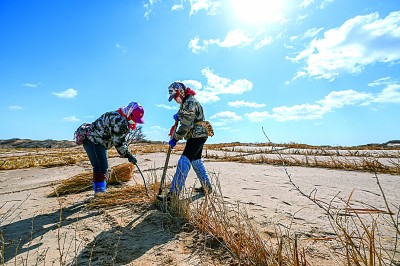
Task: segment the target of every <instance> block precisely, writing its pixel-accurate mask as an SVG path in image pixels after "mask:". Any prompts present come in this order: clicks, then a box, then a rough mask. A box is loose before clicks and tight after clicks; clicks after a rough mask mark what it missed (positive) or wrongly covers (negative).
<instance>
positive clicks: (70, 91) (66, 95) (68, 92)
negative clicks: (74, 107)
mask: <svg viewBox="0 0 400 266" xmlns="http://www.w3.org/2000/svg"><path fill="white" fill-rule="evenodd" d="M53 94H54V95H55V96H57V97H58V98H63V99H71V98H74V97H75V96H76V95H78V91H77V90H74V89H72V88H71V89H68V90H65V91H60V92H53Z"/></svg>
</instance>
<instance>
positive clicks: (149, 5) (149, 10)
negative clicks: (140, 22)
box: [143, 0, 160, 19]
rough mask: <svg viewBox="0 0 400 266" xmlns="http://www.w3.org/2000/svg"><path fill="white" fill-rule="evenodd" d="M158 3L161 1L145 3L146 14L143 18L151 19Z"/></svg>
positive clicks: (148, 0)
mask: <svg viewBox="0 0 400 266" xmlns="http://www.w3.org/2000/svg"><path fill="white" fill-rule="evenodd" d="M157 2H160V0H147V1H144V3H143V8H144V10H145V12H144V15H143V16H144V17H145V18H146V19H149V17H150V14H151V13H153V9H154V6H155V5H156V4H157Z"/></svg>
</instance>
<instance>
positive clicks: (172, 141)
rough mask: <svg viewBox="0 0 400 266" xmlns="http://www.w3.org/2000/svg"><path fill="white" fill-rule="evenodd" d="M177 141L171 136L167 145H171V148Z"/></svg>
mask: <svg viewBox="0 0 400 266" xmlns="http://www.w3.org/2000/svg"><path fill="white" fill-rule="evenodd" d="M177 142H178V141H177V140H176V139H174V138H172V139H171V140H170V141H169V142H168V143H169V146H171V149H173V148H174V147H175V145H176V143H177Z"/></svg>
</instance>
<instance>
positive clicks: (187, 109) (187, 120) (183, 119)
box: [174, 101, 196, 140]
mask: <svg viewBox="0 0 400 266" xmlns="http://www.w3.org/2000/svg"><path fill="white" fill-rule="evenodd" d="M195 111H196V108H195V105H194V103H193V102H192V101H189V102H187V103H184V104H183V105H182V108H181V109H180V110H179V112H178V117H179V122H180V124H179V127H178V129H177V130H176V132H175V135H174V138H175V139H176V140H181V139H183V138H184V137H185V136H186V134H187V133H188V132H189V131H190V129H192V127H193V124H194V119H195V116H196V112H195Z"/></svg>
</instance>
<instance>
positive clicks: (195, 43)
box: [189, 36, 207, 54]
mask: <svg viewBox="0 0 400 266" xmlns="http://www.w3.org/2000/svg"><path fill="white" fill-rule="evenodd" d="M199 41H200V38H199V37H198V36H196V37H194V39H192V40H190V42H189V48H190V49H191V50H192V52H193V53H196V54H198V53H200V52H206V51H207V46H206V45H203V46H201V45H199Z"/></svg>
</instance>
